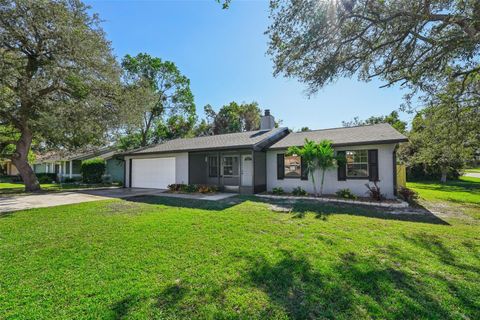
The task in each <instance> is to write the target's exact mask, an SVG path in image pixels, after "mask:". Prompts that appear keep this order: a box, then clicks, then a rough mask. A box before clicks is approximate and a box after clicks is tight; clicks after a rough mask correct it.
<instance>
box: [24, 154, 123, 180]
mask: <svg viewBox="0 0 480 320" xmlns="http://www.w3.org/2000/svg"><path fill="white" fill-rule="evenodd" d="M93 158H101V159H104V160H105V163H106V170H105V175H104V178H105V180H107V181H112V182H122V183H123V181H124V175H125V168H124V166H125V164H124V161H123V156H122V155H121V154H120V153H118V152H117V151H115V149H113V148H102V149H99V150H90V151H86V152H81V153H76V154H68V153H66V152H54V153H48V154H46V155H43V156H38V157H37V160H36V161H35V163H34V164H33V170H34V171H35V173H56V174H57V177H58V179H59V180H60V181H63V180H65V179H67V178H70V179H75V178H80V177H81V172H80V168H81V165H82V161H84V160H88V159H93Z"/></svg>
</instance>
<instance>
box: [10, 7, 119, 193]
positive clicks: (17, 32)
mask: <svg viewBox="0 0 480 320" xmlns="http://www.w3.org/2000/svg"><path fill="white" fill-rule="evenodd" d="M99 22H100V20H99V19H98V17H97V16H96V15H91V14H89V12H88V7H87V6H85V5H84V4H83V3H81V2H80V1H66V0H63V1H62V0H60V1H2V2H1V5H0V55H1V57H0V119H1V120H0V121H1V123H0V125H1V126H6V127H7V128H8V129H14V131H15V132H14V137H13V138H12V139H11V140H10V141H3V143H5V142H8V143H9V144H12V145H15V151H14V152H13V153H12V154H11V156H10V158H11V159H12V161H13V163H14V165H15V166H16V167H17V169H18V170H19V172H20V175H21V176H22V179H23V181H24V183H25V188H26V190H28V191H38V190H39V189H40V185H39V184H38V181H37V178H36V176H35V173H34V172H33V170H32V169H31V167H30V166H29V164H28V154H29V152H30V147H31V144H32V141H33V140H36V141H37V142H38V143H42V144H45V145H48V146H51V147H64V148H77V147H80V146H84V145H87V144H101V143H103V141H104V140H105V139H106V138H107V137H108V133H109V132H110V131H111V130H112V128H114V127H115V126H116V124H117V123H118V122H119V119H118V116H120V115H122V112H121V111H120V109H119V107H118V104H116V100H115V92H116V88H117V84H118V80H119V72H118V67H117V64H116V62H115V58H114V56H113V55H112V52H111V47H110V43H109V42H108V41H107V40H106V39H105V34H104V32H103V30H102V29H101V27H100V24H99Z"/></svg>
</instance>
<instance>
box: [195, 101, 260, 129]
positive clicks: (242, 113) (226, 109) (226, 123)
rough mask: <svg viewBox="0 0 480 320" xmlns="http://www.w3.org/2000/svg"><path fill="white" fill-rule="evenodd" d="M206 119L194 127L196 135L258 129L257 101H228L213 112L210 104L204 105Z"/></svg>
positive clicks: (258, 110) (258, 112)
mask: <svg viewBox="0 0 480 320" xmlns="http://www.w3.org/2000/svg"><path fill="white" fill-rule="evenodd" d="M204 110H205V114H206V116H207V119H206V120H202V121H201V122H200V123H199V124H198V125H197V127H196V128H195V135H196V136H206V135H212V134H224V133H233V132H243V131H252V130H258V129H259V128H260V118H261V111H260V108H259V107H258V103H256V102H251V103H241V104H238V103H236V102H230V103H229V104H227V105H224V106H222V107H221V108H220V110H219V111H218V112H215V111H214V110H213V108H212V106H211V105H206V106H205V107H204Z"/></svg>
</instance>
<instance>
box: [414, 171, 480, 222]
mask: <svg viewBox="0 0 480 320" xmlns="http://www.w3.org/2000/svg"><path fill="white" fill-rule="evenodd" d="M407 186H408V187H409V188H412V189H413V190H415V191H417V192H418V193H419V194H420V196H421V197H422V199H424V200H427V201H429V202H431V203H434V204H436V205H437V206H438V205H439V204H440V205H446V206H449V207H451V208H452V209H453V210H455V209H457V210H461V211H464V212H465V213H467V214H471V215H473V216H475V217H476V218H478V219H480V178H472V177H460V180H458V181H447V183H446V184H441V183H439V182H432V181H424V182H409V183H407Z"/></svg>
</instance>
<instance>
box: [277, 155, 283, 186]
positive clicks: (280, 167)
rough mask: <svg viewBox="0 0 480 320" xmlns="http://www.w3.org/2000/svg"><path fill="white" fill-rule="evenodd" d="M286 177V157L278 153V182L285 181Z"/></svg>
mask: <svg viewBox="0 0 480 320" xmlns="http://www.w3.org/2000/svg"><path fill="white" fill-rule="evenodd" d="M284 177H285V155H284V154H283V153H277V180H283V178H284Z"/></svg>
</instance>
